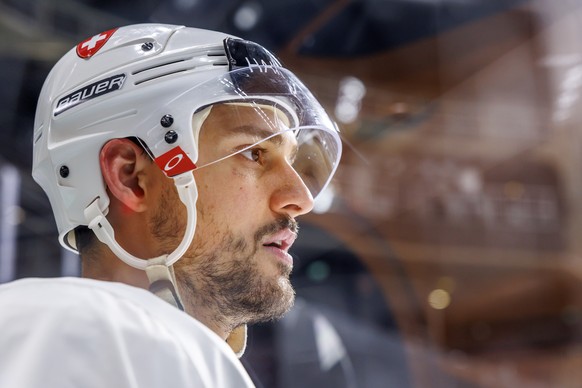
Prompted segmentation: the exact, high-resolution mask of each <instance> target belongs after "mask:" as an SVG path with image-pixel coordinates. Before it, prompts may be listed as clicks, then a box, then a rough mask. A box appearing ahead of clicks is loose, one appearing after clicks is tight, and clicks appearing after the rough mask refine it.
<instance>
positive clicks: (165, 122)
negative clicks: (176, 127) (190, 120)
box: [160, 115, 174, 128]
mask: <svg viewBox="0 0 582 388" xmlns="http://www.w3.org/2000/svg"><path fill="white" fill-rule="evenodd" d="M173 123H174V118H173V117H172V115H164V116H163V117H162V119H161V120H160V124H162V127H164V128H168V127H171V126H172V124H173Z"/></svg>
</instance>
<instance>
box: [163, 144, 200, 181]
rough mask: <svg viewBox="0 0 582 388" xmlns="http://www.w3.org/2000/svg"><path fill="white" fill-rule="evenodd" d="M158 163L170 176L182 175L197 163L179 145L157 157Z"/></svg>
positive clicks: (192, 168)
mask: <svg viewBox="0 0 582 388" xmlns="http://www.w3.org/2000/svg"><path fill="white" fill-rule="evenodd" d="M156 164H157V165H158V167H160V168H161V169H162V171H163V172H164V173H165V174H166V175H167V176H169V177H173V176H176V175H180V174H182V173H184V172H186V171H191V170H194V169H195V168H196V165H195V164H194V163H193V162H192V160H191V159H190V158H189V157H188V155H186V153H185V152H184V151H183V150H182V148H180V147H179V146H178V147H174V148H172V149H171V150H169V151H168V152H166V153H165V154H163V155H160V156H159V157H157V158H156Z"/></svg>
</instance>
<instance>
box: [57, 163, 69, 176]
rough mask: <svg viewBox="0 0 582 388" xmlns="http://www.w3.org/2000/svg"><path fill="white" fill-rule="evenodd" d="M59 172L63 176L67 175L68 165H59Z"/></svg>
mask: <svg viewBox="0 0 582 388" xmlns="http://www.w3.org/2000/svg"><path fill="white" fill-rule="evenodd" d="M59 174H60V175H61V176H62V177H63V178H66V177H68V176H69V167H67V166H61V169H60V170H59Z"/></svg>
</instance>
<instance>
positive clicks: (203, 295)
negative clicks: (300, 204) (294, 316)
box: [152, 206, 298, 329]
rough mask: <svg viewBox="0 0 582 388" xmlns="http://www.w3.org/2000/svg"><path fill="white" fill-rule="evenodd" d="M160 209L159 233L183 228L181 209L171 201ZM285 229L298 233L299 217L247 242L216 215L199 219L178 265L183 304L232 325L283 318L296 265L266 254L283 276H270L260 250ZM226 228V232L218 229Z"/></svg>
mask: <svg viewBox="0 0 582 388" xmlns="http://www.w3.org/2000/svg"><path fill="white" fill-rule="evenodd" d="M160 210H161V211H160V212H158V214H157V215H156V217H155V219H154V220H153V221H152V229H154V230H155V231H156V234H157V236H158V237H159V238H162V237H163V236H165V237H166V238H167V236H168V235H172V234H168V233H172V232H173V234H175V232H176V230H184V228H183V225H178V223H177V222H176V219H179V217H176V216H177V214H175V213H174V212H168V208H167V206H166V207H164V209H160ZM172 213H174V214H172ZM200 215H202V214H199V217H200ZM200 218H202V217H200ZM204 218H207V217H204ZM208 218H210V217H208ZM199 221H201V220H199ZM180 226H182V227H180ZM283 228H289V229H291V230H292V231H294V232H297V229H298V228H297V224H296V222H295V221H294V220H292V219H288V218H285V217H282V218H281V219H279V220H277V221H275V222H273V223H270V224H268V225H265V226H264V227H262V228H260V229H259V230H257V232H256V233H255V235H254V236H253V239H252V241H250V242H247V239H245V238H244V237H243V236H236V235H235V234H234V233H233V232H232V231H230V230H228V229H226V226H222V227H221V226H219V225H217V224H216V222H214V221H213V220H212V219H210V220H208V222H204V223H203V224H199V225H198V226H197V232H196V236H195V238H194V243H193V244H192V245H191V247H190V249H189V250H188V252H187V253H186V254H185V255H184V257H182V258H181V259H180V260H178V262H176V264H174V269H175V273H176V279H177V283H178V287H179V289H180V292H181V293H182V297H183V299H184V303H185V304H186V305H187V306H188V305H189V306H190V309H191V310H193V311H194V312H196V310H198V309H201V308H202V309H204V310H206V311H211V313H212V315H213V316H212V318H213V319H214V320H215V321H216V323H218V324H221V325H223V326H226V327H228V328H229V329H233V328H235V327H237V326H240V325H241V324H244V323H249V324H252V323H257V322H266V321H270V320H274V319H279V318H281V317H282V316H283V315H284V314H285V313H286V312H288V311H289V310H290V309H291V307H292V306H293V303H294V301H295V291H294V290H293V287H292V285H291V282H290V280H289V275H290V273H291V267H289V266H287V265H285V264H284V263H282V262H280V261H278V260H277V259H275V258H270V257H267V258H266V260H273V261H274V262H275V263H276V266H277V269H276V270H277V272H278V275H277V276H276V277H273V276H272V275H271V276H266V275H265V274H263V273H262V272H261V270H260V265H261V263H260V259H259V255H258V253H259V249H261V248H262V245H261V241H262V239H263V237H264V236H267V235H269V234H271V233H275V232H277V231H280V230H281V229H283ZM221 229H223V230H224V232H222V233H216V231H219V230H221ZM217 234H218V236H219V237H217ZM179 238H181V236H179ZM178 242H179V240H178ZM173 244H174V243H172V245H173ZM262 264H263V265H268V264H267V263H262Z"/></svg>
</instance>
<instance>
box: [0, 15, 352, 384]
mask: <svg viewBox="0 0 582 388" xmlns="http://www.w3.org/2000/svg"><path fill="white" fill-rule="evenodd" d="M33 142H34V156H33V176H34V178H35V179H36V181H37V182H38V183H39V184H40V185H41V186H42V187H43V189H44V190H45V192H46V194H47V196H48V198H49V200H50V203H51V206H52V208H53V212H54V215H55V219H56V222H57V227H58V231H59V241H60V243H61V244H62V245H63V246H64V247H65V248H67V249H70V250H73V251H75V252H79V254H80V256H81V260H82V275H83V276H82V278H56V279H25V280H18V281H15V282H12V283H9V284H6V285H3V286H2V287H0V311H2V314H1V316H0V349H1V351H0V387H18V388H26V387H140V388H144V387H145V388H147V387H213V388H214V387H237V388H239V387H245V386H252V384H253V383H252V381H251V379H250V378H249V376H248V375H247V373H246V372H245V370H244V369H243V367H242V366H241V364H240V362H239V361H238V359H237V357H236V356H237V355H238V356H240V355H241V354H242V352H243V351H244V347H245V341H246V325H247V324H250V323H253V322H260V321H265V320H270V319H274V318H278V317H281V316H282V315H283V314H284V313H285V312H286V311H288V310H289V309H290V307H291V306H292V304H293V299H294V292H293V289H292V287H291V284H290V282H289V274H290V272H291V270H292V267H293V259H292V257H291V256H290V255H289V252H288V251H289V248H290V246H291V245H292V244H293V241H294V240H295V238H296V236H297V223H296V218H297V217H298V216H300V215H302V214H304V213H307V212H309V211H310V210H311V208H312V206H313V201H314V198H315V197H317V195H318V194H319V193H320V192H321V191H322V190H323V189H324V188H325V186H326V185H327V184H328V182H329V180H330V179H331V177H332V176H333V173H334V172H335V169H336V168H337V165H338V162H339V158H340V154H341V142H340V140H339V136H338V133H337V129H336V127H335V126H334V124H333V123H332V121H331V120H330V119H329V117H328V116H327V115H326V114H325V112H324V111H323V109H322V108H321V106H320V105H319V104H318V103H317V101H316V100H315V99H314V97H313V96H312V95H311V94H310V93H309V91H308V90H307V89H306V88H305V86H304V85H303V84H302V83H301V82H300V81H299V80H298V79H297V78H296V77H295V76H294V75H293V74H292V73H291V72H290V71H289V70H287V69H285V68H284V67H282V66H281V64H280V63H279V62H278V60H277V59H276V58H275V57H274V56H273V55H272V54H271V53H270V52H268V51H267V50H265V49H264V48H263V47H261V46H260V45H257V44H255V43H252V42H248V41H244V40H241V39H238V38H235V37H231V36H227V35H225V34H222V33H218V32H213V31H207V30H200V29H194V28H186V27H181V26H173V25H159V24H142V25H133V26H126V27H121V28H118V29H113V30H109V31H106V32H104V33H101V34H98V35H96V36H93V37H91V38H89V39H87V40H85V41H83V42H81V43H79V45H77V46H76V47H75V48H74V49H72V50H71V51H70V52H68V53H67V54H66V55H65V56H64V57H63V58H62V59H61V60H60V61H59V62H58V63H57V64H56V65H55V67H54V68H53V70H52V71H51V73H50V74H49V76H48V78H47V80H46V82H45V84H44V86H43V89H42V92H41V95H40V97H39V103H38V108H37V114H36V119H35V128H34V138H33Z"/></svg>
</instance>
